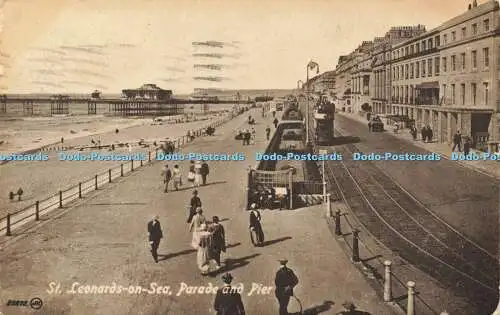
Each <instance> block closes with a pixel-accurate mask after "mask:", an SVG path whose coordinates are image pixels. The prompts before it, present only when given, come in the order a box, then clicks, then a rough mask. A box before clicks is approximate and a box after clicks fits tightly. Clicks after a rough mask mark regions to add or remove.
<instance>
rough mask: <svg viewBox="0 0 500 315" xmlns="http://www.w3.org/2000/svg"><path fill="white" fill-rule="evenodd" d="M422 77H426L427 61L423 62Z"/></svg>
mask: <svg viewBox="0 0 500 315" xmlns="http://www.w3.org/2000/svg"><path fill="white" fill-rule="evenodd" d="M422 77H425V60H422Z"/></svg>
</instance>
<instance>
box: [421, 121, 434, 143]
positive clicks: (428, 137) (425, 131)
mask: <svg viewBox="0 0 500 315" xmlns="http://www.w3.org/2000/svg"><path fill="white" fill-rule="evenodd" d="M420 134H421V135H422V141H423V142H432V138H433V136H434V133H433V132H432V128H431V126H429V125H425V126H423V127H422V129H421V130H420Z"/></svg>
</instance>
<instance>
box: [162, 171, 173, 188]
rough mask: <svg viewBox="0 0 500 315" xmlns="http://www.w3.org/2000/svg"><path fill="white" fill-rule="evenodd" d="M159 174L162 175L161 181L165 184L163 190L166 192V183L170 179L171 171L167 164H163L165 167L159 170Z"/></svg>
mask: <svg viewBox="0 0 500 315" xmlns="http://www.w3.org/2000/svg"><path fill="white" fill-rule="evenodd" d="M161 176H162V177H163V183H164V184H165V189H164V192H168V184H169V183H170V180H171V179H172V171H171V170H170V169H169V168H168V164H165V168H164V169H163V171H162V172H161Z"/></svg>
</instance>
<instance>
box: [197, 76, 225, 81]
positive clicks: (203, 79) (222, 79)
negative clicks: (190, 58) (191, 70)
mask: <svg viewBox="0 0 500 315" xmlns="http://www.w3.org/2000/svg"><path fill="white" fill-rule="evenodd" d="M193 80H195V81H212V82H222V81H228V80H229V78H224V77H215V76H209V77H193Z"/></svg>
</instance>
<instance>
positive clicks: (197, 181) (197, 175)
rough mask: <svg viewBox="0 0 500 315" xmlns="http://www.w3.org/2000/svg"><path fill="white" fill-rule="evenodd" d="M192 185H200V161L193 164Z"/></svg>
mask: <svg viewBox="0 0 500 315" xmlns="http://www.w3.org/2000/svg"><path fill="white" fill-rule="evenodd" d="M194 173H195V174H194V186H195V187H199V186H200V185H201V162H200V161H196V163H195V164H194Z"/></svg>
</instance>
